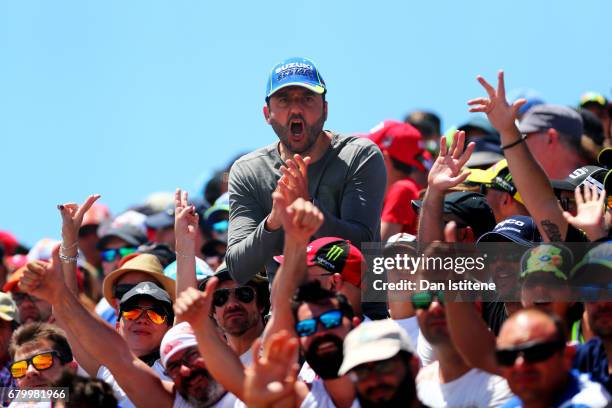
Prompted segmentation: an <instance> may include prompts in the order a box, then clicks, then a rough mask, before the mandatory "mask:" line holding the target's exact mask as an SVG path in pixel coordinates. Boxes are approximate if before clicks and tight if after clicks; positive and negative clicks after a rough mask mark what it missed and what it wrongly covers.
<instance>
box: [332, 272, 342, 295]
mask: <svg viewBox="0 0 612 408" xmlns="http://www.w3.org/2000/svg"><path fill="white" fill-rule="evenodd" d="M331 278H332V282H333V285H334V290H335V291H336V292H339V291H340V290H342V286H344V279H342V275H340V274H339V273H334V274H333V275H332V277H331Z"/></svg>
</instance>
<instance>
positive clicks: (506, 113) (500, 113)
mask: <svg viewBox="0 0 612 408" xmlns="http://www.w3.org/2000/svg"><path fill="white" fill-rule="evenodd" d="M476 79H478V82H480V84H481V85H482V86H483V88H484V89H485V90H486V91H487V94H488V95H489V97H488V98H475V99H472V100H470V101H468V105H470V106H472V107H471V108H470V112H484V113H486V114H487V117H488V118H489V122H491V124H492V125H493V127H495V129H497V130H499V132H500V133H503V132H507V131H512V130H514V128H515V127H516V125H515V124H514V120H515V119H516V114H517V112H518V110H519V109H520V107H521V106H523V105H524V104H525V102H526V100H525V99H519V100H516V101H515V102H514V103H513V104H512V105H510V104H508V101H506V87H505V85H504V71H499V73H498V74H497V89H495V88H493V87H492V86H491V85H490V84H489V83H488V82H487V81H486V80H485V79H484V78H483V77H482V76H480V75H478V77H476Z"/></svg>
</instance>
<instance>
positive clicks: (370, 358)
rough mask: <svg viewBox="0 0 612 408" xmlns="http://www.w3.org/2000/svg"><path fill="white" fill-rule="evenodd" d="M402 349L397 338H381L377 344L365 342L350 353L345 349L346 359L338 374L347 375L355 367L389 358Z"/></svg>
mask: <svg viewBox="0 0 612 408" xmlns="http://www.w3.org/2000/svg"><path fill="white" fill-rule="evenodd" d="M400 351H401V347H400V346H399V342H398V341H397V339H381V340H378V341H376V344H371V343H365V344H363V345H361V347H357V348H354V349H352V350H350V351H349V352H348V353H347V352H346V351H345V354H344V361H343V362H342V365H341V366H340V369H339V370H338V375H345V374H346V373H348V372H349V371H351V370H352V369H353V368H355V367H357V366H359V365H361V364H365V363H371V362H374V361H382V360H388V359H390V358H391V357H393V356H395V355H396V354H397V353H399V352H400Z"/></svg>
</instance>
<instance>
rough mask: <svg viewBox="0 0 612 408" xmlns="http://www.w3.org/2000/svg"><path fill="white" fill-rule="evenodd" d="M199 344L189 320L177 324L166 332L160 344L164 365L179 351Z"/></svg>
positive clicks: (161, 358)
mask: <svg viewBox="0 0 612 408" xmlns="http://www.w3.org/2000/svg"><path fill="white" fill-rule="evenodd" d="M197 345H198V342H197V340H196V337H195V334H194V333H193V329H192V328H191V325H190V324H189V323H187V322H182V323H179V324H177V325H176V326H174V327H173V328H171V329H170V330H168V331H167V332H166V334H165V335H164V338H163V339H162V341H161V344H160V345H159V358H160V360H161V363H162V366H164V368H166V364H167V363H168V360H170V358H171V357H172V356H173V355H175V354H176V353H178V352H179V351H181V350H185V349H186V348H189V347H193V346H197Z"/></svg>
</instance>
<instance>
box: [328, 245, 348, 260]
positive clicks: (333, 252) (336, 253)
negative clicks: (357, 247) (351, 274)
mask: <svg viewBox="0 0 612 408" xmlns="http://www.w3.org/2000/svg"><path fill="white" fill-rule="evenodd" d="M343 253H344V249H342V248H340V247H339V246H338V245H334V246H333V247H331V248H329V251H327V255H325V258H326V259H327V260H328V261H335V260H337V259H338V258H339V257H340V255H342V254H343Z"/></svg>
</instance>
